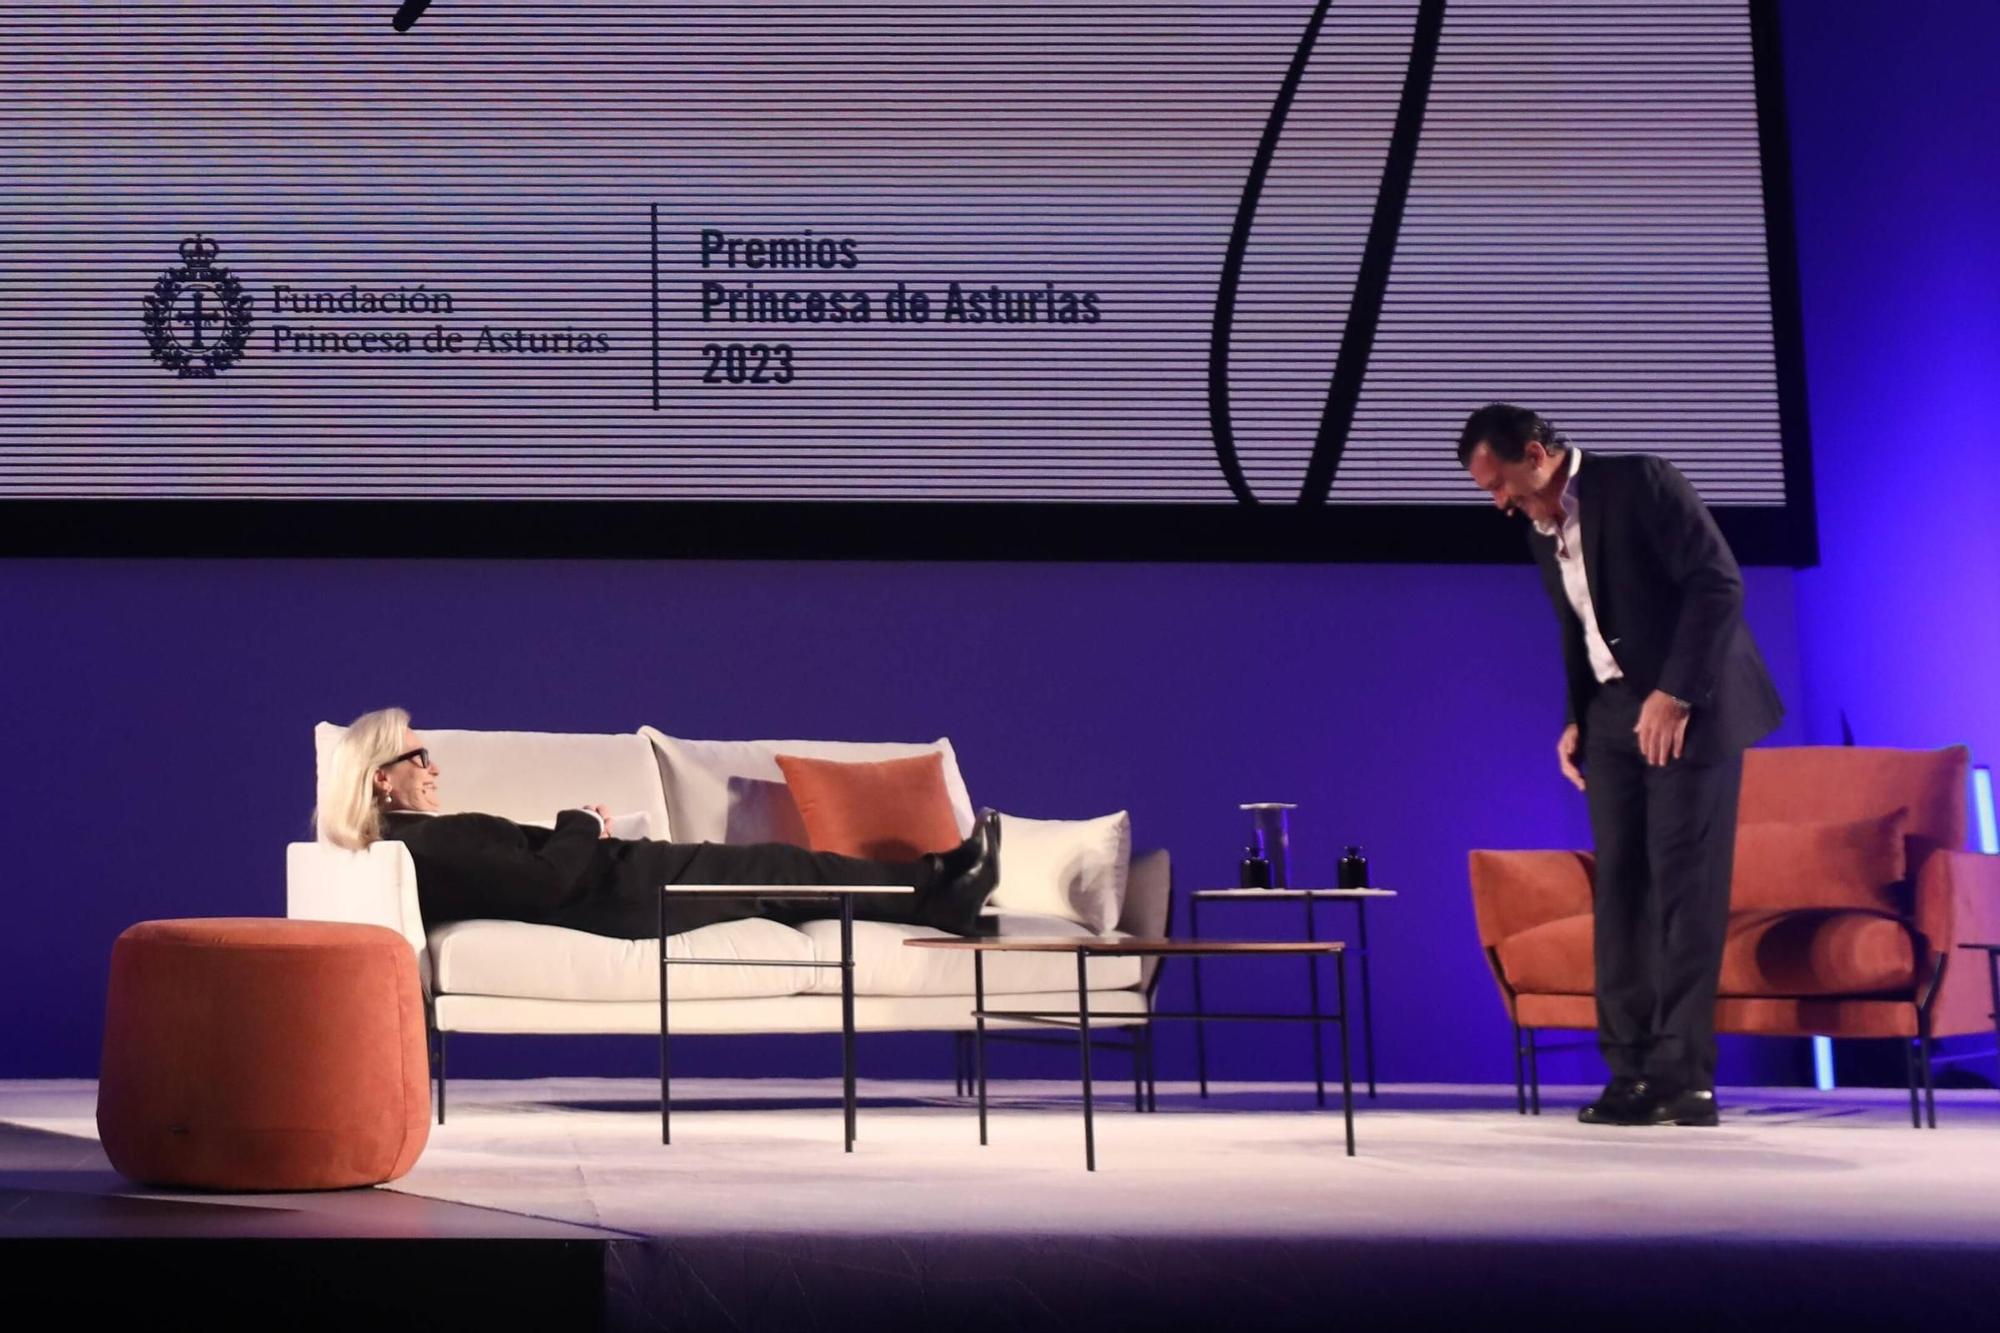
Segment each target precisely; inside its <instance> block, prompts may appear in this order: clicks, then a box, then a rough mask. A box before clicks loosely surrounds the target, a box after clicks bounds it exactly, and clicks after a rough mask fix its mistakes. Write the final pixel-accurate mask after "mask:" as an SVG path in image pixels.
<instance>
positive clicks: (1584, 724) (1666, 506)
mask: <svg viewBox="0 0 2000 1333" xmlns="http://www.w3.org/2000/svg"><path fill="white" fill-rule="evenodd" d="M1570 485H1571V486H1572V487H1573V488H1574V494H1575V496H1576V502H1577V505H1578V506H1579V521H1580V523H1581V525H1582V528H1583V569H1584V578H1585V580H1586V582H1588V584H1589V585H1590V601H1591V605H1592V607H1593V609H1595V611H1596V612H1597V625H1598V629H1599V631H1600V632H1601V633H1602V634H1603V635H1604V641H1605V644H1606V645H1607V646H1608V647H1609V648H1610V649H1611V655H1612V657H1614V658H1615V659H1617V662H1618V667H1619V670H1621V671H1622V672H1624V674H1625V678H1626V680H1627V681H1628V682H1630V683H1631V684H1633V685H1635V686H1637V687H1638V688H1639V689H1640V690H1641V691H1642V692H1644V693H1651V692H1652V691H1653V690H1656V689H1657V690H1664V691H1665V692H1666V693H1668V694H1671V695H1673V696H1674V697H1675V698H1677V699H1684V700H1686V701H1687V702H1688V703H1689V704H1691V705H1692V706H1693V709H1694V711H1693V712H1692V713H1691V714H1690V715H1689V718H1688V729H1687V742H1686V749H1685V750H1684V753H1685V755H1686V757H1687V758H1688V759H1690V760H1693V761H1694V762H1696V763H1709V762H1713V761H1715V760H1718V759H1723V758H1726V757H1728V755H1730V754H1731V753H1733V752H1735V751H1738V750H1742V749H1744V748H1746V747H1747V746H1750V745H1753V744H1755V743H1756V742H1757V741H1759V740H1762V739H1763V738H1764V737H1765V736H1768V735H1769V734H1770V733H1771V731H1772V730H1773V729H1774V728H1775V727H1776V726H1777V725H1778V722H1779V719H1781V718H1782V717H1783V716H1784V705H1783V704H1781V703H1780V702H1779V701H1778V691H1777V689H1776V687H1774V686H1773V685H1772V684H1771V677H1770V673H1769V672H1767V671H1766V670H1765V669H1764V660H1763V658H1762V657H1761V656H1759V655H1758V652H1757V645H1756V643H1755V642H1753V641H1752V640H1751V638H1750V631H1749V629H1748V627H1746V626H1745V625H1744V623H1743V575H1742V572H1741V571H1740V570H1738V568H1737V566H1736V557H1735V556H1733V555H1732V554H1730V551H1729V543H1728V542H1726V541H1724V540H1723V537H1722V532H1721V530H1720V529H1719V528H1717V527H1716V526H1715V519H1714V517H1713V516H1712V515H1711V514H1710V513H1709V512H1708V507H1707V506H1706V505H1704V504H1703V503H1702V502H1701V497H1700V496H1698V495H1696V494H1695V491H1694V487H1693V486H1691V485H1689V484H1688V480H1687V478H1686V477H1684V476H1682V475H1681V474H1680V471H1679V469H1677V468H1676V467H1674V465H1673V464H1671V463H1669V462H1668V461H1667V460H1666V459H1664V458H1655V457H1653V456H1652V455H1650V454H1600V453H1592V454H1590V455H1589V456H1588V457H1586V458H1585V459H1584V460H1583V462H1582V465H1581V466H1580V467H1579V468H1578V469H1577V472H1576V475H1575V476H1574V477H1573V478H1571V480H1570ZM1528 545H1529V548H1530V549H1531V550H1533V551H1534V554H1535V563H1536V564H1538V565H1540V566H1541V571H1542V585H1543V587H1544V588H1546V589H1547V591H1548V594H1549V600H1550V601H1551V602H1553V603H1555V608H1556V618H1557V620H1558V621H1559V622H1560V623H1561V626H1562V641H1563V665H1564V668H1565V670H1566V671H1567V673H1568V677H1569V720H1570V721H1571V722H1574V723H1576V724H1577V726H1578V727H1579V728H1586V729H1587V728H1588V726H1589V717H1590V701H1591V699H1592V697H1593V696H1595V695H1596V693H1597V690H1598V683H1597V676H1596V674H1595V673H1593V672H1592V671H1591V669H1590V654H1589V652H1588V650H1587V649H1585V647H1584V642H1583V622H1582V621H1581V620H1579V619H1577V615H1576V612H1575V610H1574V609H1573V608H1572V607H1571V606H1570V603H1569V594H1568V593H1566V592H1565V591H1564V590H1563V581H1562V569H1561V567H1560V566H1559V565H1558V563H1557V561H1556V540H1555V538H1554V537H1552V536H1551V537H1545V536H1543V535H1542V534H1541V533H1540V532H1538V531H1536V530H1535V528H1534V527H1533V525H1532V524H1531V525H1530V526H1529V529H1528ZM1585 739H1586V740H1587V739H1588V738H1587V737H1586V738H1585Z"/></svg>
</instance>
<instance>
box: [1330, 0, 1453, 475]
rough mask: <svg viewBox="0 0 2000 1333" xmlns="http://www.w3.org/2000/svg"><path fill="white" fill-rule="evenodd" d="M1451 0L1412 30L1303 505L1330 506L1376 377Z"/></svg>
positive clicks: (1426, 10) (1426, 2)
mask: <svg viewBox="0 0 2000 1333" xmlns="http://www.w3.org/2000/svg"><path fill="white" fill-rule="evenodd" d="M1444 4H1445V0H1423V3H1421V4H1420V5H1418V6H1417V27H1416V31H1415V32H1413V33H1412V34H1411V35H1410V63H1409V64H1408V65H1407V66H1406V67H1405V68H1404V70H1403V98H1402V101H1401V102H1400V103H1399V104H1398V105H1397V107H1396V128H1395V129H1394V130H1393V131H1392V132H1391V133H1390V136H1389V156H1388V158H1387V159H1386V160H1385V161H1384V162H1383V163H1382V184H1381V187H1380V188H1379V189H1377V191H1376V192H1375V216H1374V218H1373V220H1372V221H1370V223H1369V224H1368V243H1367V246H1366V247H1365V248H1364V249H1363V250H1362V252H1361V272H1360V274H1359V276H1357V277H1356V278H1355V280H1354V299H1353V300H1352V301H1350V302H1349V303H1348V306H1347V327H1346V328H1345V329H1344V330H1343V331H1342V332H1341V335H1340V355H1339V356H1338V357H1337V358H1336V359H1335V360H1334V363H1333V382H1332V383H1331V384H1330V385H1328V386H1327V391H1326V410H1325V411H1323V412H1322V413H1321V414H1320V419H1319V434H1318V435H1317V436H1315V437H1314V440H1313V451H1312V461H1311V462H1310V463H1308V464H1307V465H1306V479H1305V482H1304V483H1303V484H1302V485H1301V486H1300V487H1299V503H1300V504H1302V505H1323V504H1325V503H1326V498H1327V493H1328V492H1329V491H1331V490H1332V489H1333V477H1334V474H1335V473H1336V472H1338V471H1339V470H1340V456H1341V454H1342V453H1343V452H1345V451H1346V449H1347V432H1348V431H1349V430H1350V429H1351V428H1352V427H1353V425H1354V408H1355V405H1356V404H1357V403H1359V402H1360V401H1361V382H1362V381H1363V380H1364V379H1366V378H1367V376H1368V355H1369V353H1370V352H1372V351H1373V350H1374V348H1375V329H1376V326H1377V325H1379V324H1380V323H1381V321H1382V299H1383V297H1384V296H1386V295H1387V294H1388V291H1389V267H1390V265H1391V264H1393V263H1394V262H1395V260H1396V236H1397V234H1398V233H1399V232H1401V231H1402V229H1403V204H1404V202H1405V201H1406V200H1408V198H1409V196H1410V173H1411V171H1412V170H1413V169H1414V168H1415V167H1416V163H1417V142H1418V140H1420V139H1421V138H1422V137H1423V133H1424V106H1425V104H1426V103H1428V102H1429V101H1430V95H1431V74H1432V72H1433V71H1435V70H1436V68H1437V52H1438V37H1439V35H1440V34H1441V33H1442V32H1443V30H1444Z"/></svg>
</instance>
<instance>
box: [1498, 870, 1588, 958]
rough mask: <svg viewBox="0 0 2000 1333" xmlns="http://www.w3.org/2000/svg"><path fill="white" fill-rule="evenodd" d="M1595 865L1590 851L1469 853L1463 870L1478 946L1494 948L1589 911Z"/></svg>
mask: <svg viewBox="0 0 2000 1333" xmlns="http://www.w3.org/2000/svg"><path fill="white" fill-rule="evenodd" d="M1596 865H1597V859H1596V857H1594V856H1592V855H1591V854H1590V853H1589V852H1494V851H1475V852H1473V853H1472V854H1471V855H1470V856H1469V857H1468V858H1467V869H1468V870H1469V872H1470V874H1471V877H1472V915H1473V918H1474V919H1475V920H1476V921H1477V922H1478V925H1479V943H1480V944H1481V945H1482V946H1483V947H1485V948H1488V949H1492V948H1496V947H1498V946H1499V944H1500V942H1501V941H1502V940H1506V939H1510V938H1512V937H1513V936H1515V935H1518V934H1520V933H1521V932H1522V931H1524V930H1527V929H1529V928H1530V927H1532V926H1539V925H1542V924H1543V923H1545V922H1549V921H1560V920H1562V919H1563V918H1564V917H1569V916H1580V915H1582V914H1583V913H1585V912H1588V911H1590V907H1591V891H1590V885H1591V876H1592V874H1593V873H1594V871H1595V869H1596Z"/></svg>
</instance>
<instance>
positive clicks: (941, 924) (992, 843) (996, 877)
mask: <svg viewBox="0 0 2000 1333" xmlns="http://www.w3.org/2000/svg"><path fill="white" fill-rule="evenodd" d="M936 869H937V872H938V883H937V884H936V885H935V886H934V887H933V888H932V889H931V890H930V892H929V893H928V894H926V895H925V903H924V912H923V919H924V922H925V924H926V925H931V926H936V927H937V928H938V929H939V930H944V931H949V932H950V933H952V934H953V935H974V934H977V933H978V932H979V911H980V909H981V908H983V907H985V906H986V900H987V899H988V898H991V897H992V896H993V890H995V889H997V888H999V887H1000V813H999V812H998V811H997V810H982V811H980V812H979V822H978V823H976V824H974V825H973V826H972V836H971V837H969V838H967V839H966V840H965V841H964V842H962V843H960V844H959V845H958V846H956V847H954V848H952V849H951V850H950V851H948V852H943V853H940V854H938V857H937V861H936Z"/></svg>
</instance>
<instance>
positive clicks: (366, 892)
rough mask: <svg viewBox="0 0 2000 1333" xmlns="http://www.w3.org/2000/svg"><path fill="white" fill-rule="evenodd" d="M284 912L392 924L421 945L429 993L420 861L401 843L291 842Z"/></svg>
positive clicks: (414, 946)
mask: <svg viewBox="0 0 2000 1333" xmlns="http://www.w3.org/2000/svg"><path fill="white" fill-rule="evenodd" d="M285 915H286V916H288V917H295V918H300V919H303V920H308V921H358V922H362V923H364V924H367V925H374V926H387V927H388V928H389V929H391V930H393V931H395V932H396V933H397V934H398V935H401V936H402V937H403V938H404V939H406V940H408V941H409V942H410V947H411V948H412V949H415V950H416V951H417V972H418V974H419V975H420V976H421V977H422V978H423V982H424V992H425V993H426V994H429V992H430V984H431V951H430V941H429V940H428V939H427V938H426V936H425V934H424V919H423V914H422V912H421V911H420V910H419V908H418V906H417V867H416V863H415V862H414V861H412V860H411V859H410V849H409V848H407V847H405V846H404V845H403V844H402V843H400V842H393V841H384V842H378V843H376V844H375V845H374V846H372V847H370V848H368V849H367V850H366V851H360V852H350V851H348V850H347V849H346V848H344V847H335V846H332V845H331V844H329V843H323V842H295V843H292V844H291V845H290V846H288V847H286V848H285Z"/></svg>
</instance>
